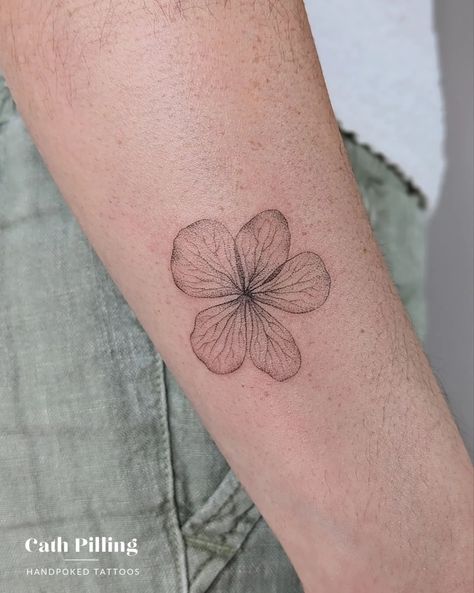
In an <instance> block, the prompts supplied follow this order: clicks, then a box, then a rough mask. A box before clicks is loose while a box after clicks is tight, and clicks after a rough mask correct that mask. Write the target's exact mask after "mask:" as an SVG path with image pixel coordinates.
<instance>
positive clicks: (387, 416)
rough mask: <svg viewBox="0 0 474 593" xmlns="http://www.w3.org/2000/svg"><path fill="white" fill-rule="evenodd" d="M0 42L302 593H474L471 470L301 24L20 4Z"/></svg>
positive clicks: (60, 167) (67, 189)
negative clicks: (376, 233) (377, 238)
mask: <svg viewBox="0 0 474 593" xmlns="http://www.w3.org/2000/svg"><path fill="white" fill-rule="evenodd" d="M341 18H343V15H341ZM0 27H1V30H0V63H1V67H2V68H3V69H4V71H5V72H6V75H7V80H8V82H9V85H10V87H11V89H12V91H13V94H14V97H15V99H16V101H17V103H18V106H19V108H20V111H21V113H22V115H23V116H24V118H25V120H26V122H27V123H28V125H29V128H30V130H31V132H32V134H33V137H34V138H35V141H36V142H37V144H38V146H39V148H40V150H41V152H42V154H43V156H44V158H45V160H46V162H47V164H48V166H49V168H50V170H51V172H52V174H53V176H54V178H55V180H56V181H57V183H58V185H59V187H60V188H61V190H62V192H63V195H64V197H65V199H66V200H67V201H68V203H69V205H70V206H71V208H72V210H73V212H74V213H75V215H76V216H77V218H78V219H79V221H80V223H81V225H82V226H83V228H84V230H85V232H86V233H87V235H88V237H89V239H90V240H91V242H92V244H93V246H94V247H95V249H96V251H97V253H98V254H99V256H100V257H101V259H102V260H103V261H104V263H105V265H106V266H107V268H108V270H109V272H110V274H111V275H112V277H113V278H114V280H115V281H116V282H117V284H118V285H119V287H120V288H121V290H122V292H123V294H124V295H125V297H126V298H127V300H128V302H129V303H130V306H131V307H132V308H133V309H134V311H135V312H136V313H137V315H138V317H139V319H140V320H141V323H142V324H143V327H144V328H145V330H146V331H147V333H148V334H149V335H150V337H151V339H152V340H153V342H154V343H155V345H156V347H157V349H158V350H159V351H160V353H161V354H162V355H163V357H164V359H165V360H166V362H167V364H168V365H169V366H170V367H171V369H172V370H173V372H174V373H175V375H176V376H177V378H178V380H179V381H180V383H181V385H182V387H183V388H184V390H185V391H186V393H187V394H188V395H189V397H190V398H191V400H192V401H193V404H194V405H195V407H196V409H197V410H198V412H199V414H200V415H201V417H202V419H203V421H204V423H205V424H206V426H207V427H208V429H209V431H210V432H211V434H212V435H213V437H214V438H215V440H216V442H217V443H218V445H219V447H220V449H221V450H222V452H223V453H224V455H225V456H226V458H227V459H228V461H229V462H230V464H231V466H232V468H233V469H234V471H235V472H236V473H237V475H238V477H239V478H240V480H241V481H242V483H243V484H244V486H245V487H246V489H247V490H248V492H249V494H250V495H251V496H252V497H253V499H254V500H255V502H256V504H257V505H258V507H259V509H260V510H261V512H262V513H263V515H264V516H265V518H266V520H267V521H268V523H269V525H270V526H271V527H272V529H273V530H274V532H275V534H276V535H277V537H278V538H279V539H280V541H281V542H282V544H283V546H284V547H285V549H286V551H287V553H288V555H289V557H290V559H291V560H292V562H293V564H294V566H295V568H296V570H297V572H298V574H299V576H300V578H301V579H302V582H303V584H304V586H305V590H306V591H307V593H311V592H313V591H314V592H316V591H321V590H322V591H327V592H328V593H330V592H331V591H335V592H340V591H364V592H372V591H373V592H380V591H387V592H391V591H394V592H395V591H410V592H411V591H418V592H422V591H426V592H430V593H432V592H438V591H439V592H440V593H441V592H443V593H445V592H446V591H459V592H464V593H468V591H470V590H471V589H470V587H471V586H472V576H471V574H470V571H471V570H472V567H471V556H470V553H471V552H470V545H471V542H470V535H471V533H470V527H468V526H470V525H471V524H472V500H471V499H472V482H471V468H470V463H469V460H468V457H467V454H466V452H465V450H464V448H463V445H462V442H461V439H460V437H459V434H458V432H457V430H456V427H455V426H454V423H453V422H452V419H451V417H450V415H449V412H448V410H447V407H446V405H445V402H444V400H443V397H442V395H441V393H440V390H439V388H438V386H437V383H436V381H435V379H434V377H433V374H432V372H431V370H430V367H429V365H428V363H427V361H426V358H425V356H424V354H423V352H422V349H421V347H420V344H419V343H418V340H417V338H416V337H415V335H414V333H413V330H412V328H411V327H410V324H409V322H408V321H407V318H406V315H405V312H404V310H403V307H402V305H401V303H400V300H399V298H398V296H397V294H396V293H395V291H394V288H393V286H392V284H391V280H390V278H389V276H388V274H387V271H386V269H385V266H384V264H383V261H382V258H381V255H380V253H379V251H378V248H377V246H376V244H375V242H374V239H373V236H372V233H371V230H370V227H369V224H368V222H367V218H366V216H365V212H364V209H363V206H362V204H361V201H360V199H359V196H358V193H357V189H356V186H355V183H354V179H353V177H352V173H351V170H350V167H349V165H348V162H347V159H346V156H345V153H344V149H343V147H342V144H341V140H340V136H339V133H338V129H337V125H336V122H335V119H334V116H333V114H332V111H331V107H330V104H329V100H328V97H327V93H326V89H325V86H324V81H323V77H322V74H321V71H320V68H319V64H318V60H317V56H316V53H315V50H314V46H313V42H312V39H311V34H310V31H309V28H308V24H307V22H306V17H305V14H304V8H303V4H302V2H301V1H300V0H286V1H285V2H281V1H278V0H277V1H271V2H270V0H268V1H266V0H262V1H258V2H255V1H253V0H252V1H250V0H232V1H228V2H226V1H224V0H215V1H210V0H207V1H204V0H182V1H181V2H177V1H176V0H168V1H161V2H153V1H151V0H150V1H149V0H136V1H135V0H128V1H119V0H114V1H112V2H109V1H105V0H103V1H98V2H94V3H92V2H87V1H86V0H64V1H63V2H56V1H53V0H49V1H46V0H45V1H43V2H37V1H36V0H3V1H2V3H1V6H0ZM257 215H259V216H257ZM255 216H257V218H254V217H255ZM203 220H205V221H206V222H202V221H203ZM250 220H253V222H251V223H250V224H249V225H247V226H244V225H246V223H247V222H248V221H250ZM197 221H201V222H197ZM190 225H191V226H190ZM300 254H303V255H300ZM297 258H299V259H297ZM212 307H214V308H213V309H211V308H212ZM204 310H206V311H207V312H206V313H201V312H202V311H204Z"/></svg>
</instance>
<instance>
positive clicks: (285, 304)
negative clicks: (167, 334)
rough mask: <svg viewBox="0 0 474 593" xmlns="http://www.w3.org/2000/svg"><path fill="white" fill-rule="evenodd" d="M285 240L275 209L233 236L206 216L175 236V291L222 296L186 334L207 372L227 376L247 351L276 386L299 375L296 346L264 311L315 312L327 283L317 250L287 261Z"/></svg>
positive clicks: (282, 219) (282, 223) (323, 298)
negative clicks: (189, 337) (273, 309)
mask: <svg viewBox="0 0 474 593" xmlns="http://www.w3.org/2000/svg"><path fill="white" fill-rule="evenodd" d="M290 242H291V235H290V230H289V227H288V222H287V220H286V218H285V217H284V216H283V214H282V213H281V212H280V211H279V210H265V211H263V212H260V214H257V215H256V216H254V218H252V219H251V220H249V222H247V223H246V224H244V226H243V227H242V228H241V229H240V231H239V232H238V233H237V236H236V237H235V239H234V237H232V235H231V234H230V233H229V231H228V230H227V228H226V227H225V226H224V225H223V224H222V223H220V222H218V221H216V220H208V219H204V220H198V221H196V222H193V223H192V224H190V225H189V226H187V227H185V228H183V229H181V230H180V231H179V233H178V234H177V236H176V238H175V240H174V243H173V252H172V254H171V272H172V274H173V279H174V282H175V284H176V286H177V287H178V288H179V289H180V290H182V291H183V292H185V293H186V294H187V295H190V296H193V297H201V298H225V299H226V300H225V301H224V302H222V303H220V304H218V305H214V306H213V307H209V308H208V309H205V310H204V311H201V313H199V314H198V315H197V317H196V321H195V323H194V329H193V331H192V333H191V345H192V348H193V350H194V353H195V354H196V356H197V357H198V358H199V359H200V360H201V361H202V362H203V363H204V364H205V365H206V367H207V368H208V369H209V370H210V371H212V372H213V373H217V374H227V373H233V372H234V371H236V370H237V369H238V368H239V367H240V366H241V365H242V363H243V361H244V359H245V357H246V355H247V354H248V355H249V356H250V358H251V360H252V362H253V363H254V365H255V366H256V367H257V368H259V369H260V370H262V371H264V372H265V373H268V374H269V375H270V376H271V377H272V378H273V379H275V380H276V381H285V380H286V379H289V378H290V377H293V375H295V374H296V373H297V372H298V371H299V369H300V366H301V355H300V351H299V349H298V346H297V345H296V343H295V341H294V340H293V337H292V335H291V334H290V332H289V331H288V330H287V329H286V328H285V327H283V325H282V324H281V323H280V322H279V321H278V320H277V319H275V317H273V315H271V313H270V312H269V310H268V308H269V307H273V308H275V309H280V310H281V311H287V312H289V313H308V312H309V311H314V310H315V309H317V308H318V307H320V306H321V305H322V304H323V303H324V302H325V301H326V299H327V297H328V295H329V290H330V286H331V279H330V276H329V274H328V271H327V270H326V267H325V265H324V263H323V260H322V259H321V258H320V257H319V255H316V253H313V252H311V251H305V252H303V253H299V254H298V255H295V256H294V257H291V258H289V251H290Z"/></svg>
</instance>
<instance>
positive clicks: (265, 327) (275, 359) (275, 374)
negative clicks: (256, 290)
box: [247, 302, 301, 381]
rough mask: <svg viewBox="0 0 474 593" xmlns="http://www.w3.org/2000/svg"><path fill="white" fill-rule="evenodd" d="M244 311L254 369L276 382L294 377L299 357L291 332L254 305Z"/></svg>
mask: <svg viewBox="0 0 474 593" xmlns="http://www.w3.org/2000/svg"><path fill="white" fill-rule="evenodd" d="M247 311H248V313H247V317H248V321H247V323H248V327H249V339H248V345H249V352H250V357H251V359H252V362H253V363H254V365H255V366H256V367H257V368H259V369H260V370H262V371H264V372H265V373H268V374H269V375H270V377H272V378H273V379H275V380H276V381H285V380H286V379H289V378H290V377H293V375H296V373H297V372H298V370H299V368H300V366H301V355H300V351H299V350H298V346H297V345H296V343H295V341H294V340H293V337H292V335H291V334H290V332H289V331H288V330H287V329H286V328H285V327H283V325H282V324H281V323H280V322H279V321H277V320H276V319H275V317H273V315H270V313H268V311H266V310H265V309H264V308H263V307H261V306H260V305H258V304H257V303H255V302H253V303H251V304H250V306H249V307H248V309H247Z"/></svg>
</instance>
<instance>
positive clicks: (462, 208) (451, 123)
mask: <svg viewBox="0 0 474 593" xmlns="http://www.w3.org/2000/svg"><path fill="white" fill-rule="evenodd" d="M435 8H436V10H435V20H436V26H437V29H438V32H439V49H440V58H441V66H442V83H443V90H444V96H445V105H446V118H447V145H446V151H447V158H448V167H447V171H446V176H445V181H444V186H443V191H442V198H441V202H440V204H439V207H438V210H437V211H436V212H435V214H434V216H433V218H432V221H431V226H430V229H429V235H428V239H429V248H428V254H429V267H428V278H427V296H428V307H429V308H428V314H429V331H428V338H427V341H426V350H427V352H428V355H429V357H430V360H431V363H432V365H433V367H434V369H435V371H436V373H437V375H438V377H439V379H440V381H441V383H442V385H443V387H444V389H445V392H446V395H447V397H448V400H449V402H450V404H451V409H452V411H453V413H454V415H455V417H456V420H457V421H458V424H459V426H460V428H461V432H462V433H463V435H464V438H465V441H466V445H467V446H468V449H469V450H470V452H471V455H472V454H473V449H474V443H473V439H474V436H473V435H474V428H473V425H474V411H473V400H474V397H473V384H474V380H473V359H474V349H473V341H474V339H473V332H474V330H473V326H474V316H473V315H474V314H473V310H474V303H473V264H474V256H473V249H474V248H473V235H474V230H473V219H474V198H473V194H474V183H473V161H474V154H473V135H474V128H473V110H474V107H473V103H474V99H473V67H474V59H473V52H474V49H473V45H474V43H473V21H474V7H473V2H472V0H449V2H448V1H447V0H436V5H435Z"/></svg>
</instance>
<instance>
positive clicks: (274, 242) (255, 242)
mask: <svg viewBox="0 0 474 593" xmlns="http://www.w3.org/2000/svg"><path fill="white" fill-rule="evenodd" d="M235 246H236V252H237V263H238V265H239V268H240V270H239V271H240V274H241V276H242V279H243V284H244V286H245V287H246V288H248V289H249V290H251V289H252V287H253V286H257V285H258V284H260V283H261V282H263V281H264V280H265V278H268V277H269V276H270V275H271V274H272V273H273V272H274V271H275V270H276V269H277V268H278V267H279V266H281V265H282V264H283V263H284V262H285V261H286V260H287V259H288V253H289V251H290V231H289V229H288V222H287V220H286V218H285V217H284V216H283V214H282V213H281V212H280V211H279V210H264V211H263V212H260V214H257V216H254V217H253V218H252V219H251V220H249V222H247V223H246V224H244V226H243V227H242V228H241V229H240V231H239V233H238V234H237V237H236V239H235Z"/></svg>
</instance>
